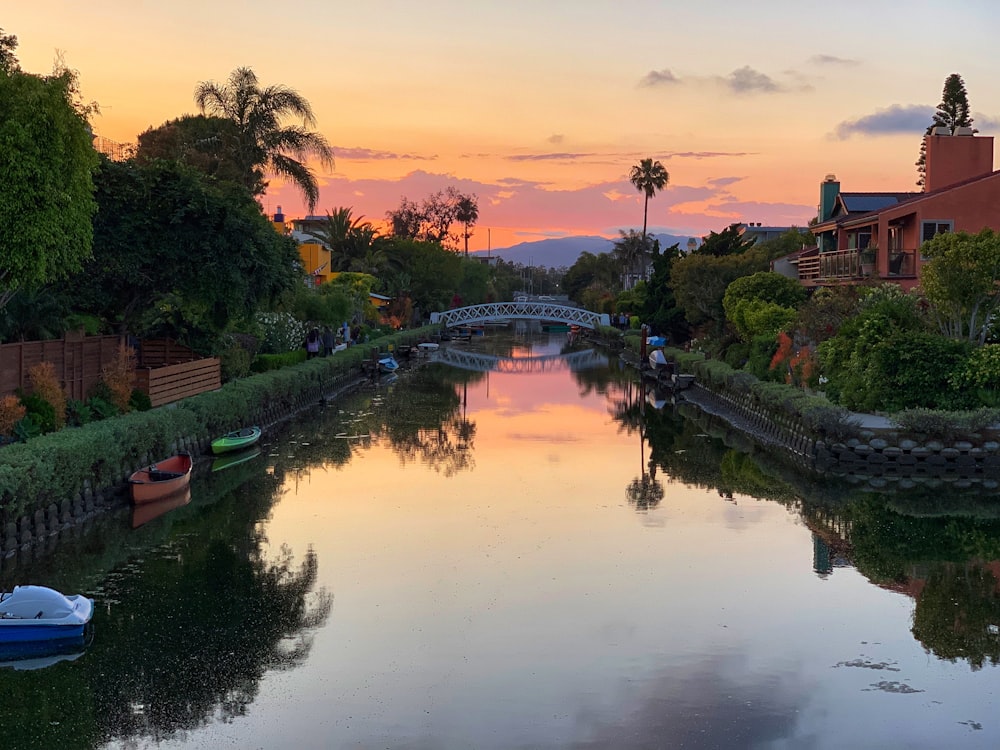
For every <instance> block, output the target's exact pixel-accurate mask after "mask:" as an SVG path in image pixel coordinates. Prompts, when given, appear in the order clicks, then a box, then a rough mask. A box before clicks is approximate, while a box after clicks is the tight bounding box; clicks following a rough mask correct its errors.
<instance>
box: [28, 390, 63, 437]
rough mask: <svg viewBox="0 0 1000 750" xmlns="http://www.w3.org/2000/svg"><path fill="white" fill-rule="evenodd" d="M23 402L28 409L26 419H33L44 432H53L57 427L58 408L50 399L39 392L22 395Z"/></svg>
mask: <svg viewBox="0 0 1000 750" xmlns="http://www.w3.org/2000/svg"><path fill="white" fill-rule="evenodd" d="M21 403H22V404H24V408H25V409H26V410H27V414H25V419H31V420H32V422H34V423H35V424H36V425H38V429H39V430H41V431H42V432H52V431H54V430H55V429H56V410H55V407H54V406H52V404H50V403H49V402H48V401H46V400H45V399H44V398H42V397H41V396H40V395H38V394H37V393H29V394H27V395H24V396H21Z"/></svg>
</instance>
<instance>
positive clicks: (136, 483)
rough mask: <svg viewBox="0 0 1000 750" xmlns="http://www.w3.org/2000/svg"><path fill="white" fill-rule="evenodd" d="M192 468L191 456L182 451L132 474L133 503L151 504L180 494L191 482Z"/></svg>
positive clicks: (129, 479) (130, 480)
mask: <svg viewBox="0 0 1000 750" xmlns="http://www.w3.org/2000/svg"><path fill="white" fill-rule="evenodd" d="M191 467H192V461H191V454H190V453H188V452H187V451H181V452H180V453H178V454H177V455H175V456H171V457H170V458H166V459H164V460H162V461H157V462H156V463H155V464H152V465H150V466H146V467H144V468H142V469H139V470H138V471H135V472H132V476H130V477H129V478H128V484H129V488H130V489H131V490H132V502H133V503H135V504H136V505H141V504H142V503H151V502H154V501H156V500H163V499H164V498H166V497H167V496H168V495H173V494H174V493H175V492H179V491H180V490H182V489H183V488H184V487H186V486H187V485H188V484H189V483H190V482H191Z"/></svg>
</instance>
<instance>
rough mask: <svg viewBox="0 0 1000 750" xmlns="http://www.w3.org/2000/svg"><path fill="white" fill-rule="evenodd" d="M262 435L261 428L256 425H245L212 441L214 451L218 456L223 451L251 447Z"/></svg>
mask: <svg viewBox="0 0 1000 750" xmlns="http://www.w3.org/2000/svg"><path fill="white" fill-rule="evenodd" d="M260 435H261V429H260V427H257V426H256V425H255V426H253V427H244V428H243V429H242V430H233V431H232V432H227V433H226V434H225V435H223V436H222V437H219V438H216V439H215V440H213V441H212V453H214V454H215V455H217V456H218V455H220V454H222V453H229V452H230V451H238V450H243V449H244V448H249V447H250V446H251V445H254V444H255V443H256V442H257V441H258V440H260Z"/></svg>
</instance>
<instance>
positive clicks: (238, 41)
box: [0, 0, 1000, 250]
mask: <svg viewBox="0 0 1000 750" xmlns="http://www.w3.org/2000/svg"><path fill="white" fill-rule="evenodd" d="M7 5H10V6H11V7H7ZM7 5H5V7H4V13H3V17H2V20H0V24H2V28H3V29H4V32H5V33H8V34H15V35H17V37H18V40H19V46H18V50H17V54H18V57H19V59H20V61H21V66H22V67H23V68H24V69H25V70H28V71H31V72H38V73H44V72H48V71H49V70H51V68H52V63H53V60H54V58H55V55H56V53H57V51H58V52H60V53H61V54H62V55H63V57H64V59H65V62H66V64H67V65H68V66H69V67H71V68H74V69H76V70H78V71H79V73H80V81H81V86H82V89H83V95H84V97H85V99H87V100H93V101H96V102H97V103H98V104H99V105H100V107H101V114H100V115H99V116H98V117H96V118H95V119H94V122H93V125H94V129H95V130H96V131H97V132H98V133H99V134H100V135H102V136H104V137H106V138H110V139H113V140H117V141H122V142H134V141H135V138H136V135H137V134H138V133H140V132H142V131H143V130H145V129H147V128H149V127H155V126H158V125H160V124H162V123H163V122H164V121H166V120H169V119H172V118H175V117H178V116H181V115H184V114H193V113H195V112H196V109H195V105H194V101H193V92H194V89H195V86H196V85H197V84H198V83H199V82H200V81H207V80H214V81H217V82H223V81H225V79H226V78H227V77H228V75H229V73H230V71H232V70H233V69H234V68H236V67H239V66H248V67H251V68H253V70H254V71H255V72H256V73H257V75H258V77H259V79H260V80H261V83H262V84H263V85H270V84H276V83H281V84H286V85H288V86H291V87H293V88H295V89H296V90H298V91H299V92H300V93H301V94H302V95H304V96H305V97H306V98H307V99H308V100H309V101H310V102H311V103H312V105H313V108H314V109H315V112H316V116H317V119H318V126H317V129H318V130H319V131H320V132H322V133H323V134H324V135H325V136H326V138H327V139H328V140H329V142H330V143H331V145H332V146H333V148H334V151H335V154H336V167H335V169H334V170H333V171H332V172H330V173H326V172H322V171H321V172H319V173H318V176H319V180H320V184H321V193H320V201H319V204H318V206H317V213H324V212H326V211H329V210H331V209H333V208H335V207H338V206H351V207H353V209H354V214H355V215H359V214H360V215H364V216H366V217H367V218H369V219H382V218H383V217H384V216H385V213H386V211H387V210H390V209H392V208H395V207H396V206H398V205H399V202H400V198H401V197H402V196H406V197H407V198H409V199H411V200H420V199H422V198H424V197H426V196H427V195H428V194H430V193H432V192H434V191H436V190H439V189H441V188H443V187H446V186H448V185H454V186H455V187H457V188H458V189H459V190H460V191H462V192H465V193H475V194H476V195H477V196H478V198H479V214H480V217H479V223H478V226H477V228H476V230H475V234H474V235H473V237H472V239H471V241H470V249H474V250H475V249H485V248H486V247H487V241H488V240H487V238H488V236H489V242H490V244H491V246H492V247H493V248H499V247H506V246H508V245H512V244H515V243H517V242H523V241H531V240H538V239H544V238H547V237H559V236H565V235H583V234H586V235H604V236H615V235H616V234H617V231H618V229H620V228H624V229H627V228H641V226H642V198H641V195H640V194H639V193H637V192H636V191H635V190H634V188H633V187H632V186H631V185H630V184H629V182H628V178H627V175H628V171H629V168H630V167H631V166H632V165H633V164H635V163H637V162H638V160H639V159H642V158H645V157H652V158H654V159H659V160H660V161H661V162H662V163H663V164H664V166H665V167H666V168H667V170H668V171H669V173H670V185H669V187H668V188H667V190H666V191H665V192H663V193H662V194H660V195H658V196H657V197H656V198H654V199H653V200H651V201H650V205H649V229H650V231H651V232H670V233H673V234H679V235H695V236H701V235H704V234H706V233H708V232H709V231H710V230H720V229H722V228H724V227H725V226H726V225H727V224H729V223H731V222H734V221H759V222H762V223H764V224H765V225H790V224H797V225H804V224H805V223H806V222H807V221H808V220H809V219H810V218H811V217H812V216H814V215H815V211H816V203H817V200H818V191H819V183H820V182H821V181H822V180H823V177H824V176H825V175H826V174H828V173H833V174H836V175H837V177H838V178H839V179H840V180H841V184H842V185H843V187H844V189H847V190H909V189H913V187H914V181H915V178H916V173H915V168H914V165H913V164H914V161H915V159H916V158H917V155H918V149H919V143H920V136H921V135H922V133H923V131H924V129H925V128H926V126H927V125H928V124H929V123H930V118H931V115H932V113H933V109H934V106H935V105H936V104H937V103H938V102H939V101H940V99H941V91H942V86H943V83H944V79H945V78H946V77H947V76H948V75H949V74H950V73H960V74H961V75H962V76H963V78H964V79H965V84H966V88H967V90H968V92H969V100H970V103H971V107H972V112H973V116H974V118H975V125H976V127H977V128H979V130H980V132H981V133H982V134H983V135H996V134H997V133H998V131H1000V127H998V126H1000V83H997V78H996V71H997V70H1000V47H998V45H997V44H996V31H997V29H998V28H1000V4H997V3H995V2H994V0H952V1H951V2H948V3H940V2H926V1H923V0H918V1H916V2H910V3H907V4H906V5H905V6H903V5H902V4H900V3H898V2H883V1H881V0H868V1H867V2H859V1H857V0H842V2H840V3H838V4H836V5H835V6H831V5H829V4H813V3H802V2H799V1H797V0H796V1H792V0H762V1H761V2H756V3H736V2H733V1H732V0H702V1H701V2H694V3H676V2H670V1H669V0H625V2H621V1H619V2H611V1H606V0H572V2H571V1H570V0H543V1H542V2H538V0H534V1H532V2H526V1H525V0H503V2H498V1H495V0H474V2H467V1H466V2H459V1H458V0H425V1H424V2H421V3H413V2H405V1H404V0H395V1H392V0H367V2H346V1H345V0H334V2H329V0H326V1H321V0H286V1H285V2H282V3H276V2H269V3H264V2H261V1H260V0H197V1H195V0H172V2H169V3H158V2H151V1H150V0H145V1H137V0H92V1H91V2H88V3H69V2H65V1H60V2H56V1H55V0H35V1H34V2H18V3H10V4H7ZM904 7H905V10H902V8H904ZM263 203H264V207H265V209H266V210H268V211H269V212H273V211H274V210H275V209H276V208H277V206H278V205H281V206H282V207H283V209H284V212H285V214H286V215H287V216H289V217H297V216H301V215H303V214H304V206H303V202H302V199H301V197H300V196H299V195H298V193H297V192H296V191H294V190H293V189H291V188H290V187H289V186H285V185H281V184H280V183H279V182H278V181H277V180H273V181H272V183H271V189H270V191H269V193H268V195H267V196H265V198H264V201H263ZM487 229H489V232H487Z"/></svg>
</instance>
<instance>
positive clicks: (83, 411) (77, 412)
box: [66, 398, 94, 427]
mask: <svg viewBox="0 0 1000 750" xmlns="http://www.w3.org/2000/svg"><path fill="white" fill-rule="evenodd" d="M93 419H94V412H93V410H92V409H91V408H90V406H89V405H88V404H87V403H86V402H85V401H78V400H77V399H75V398H71V399H69V400H68V401H67V402H66V424H67V425H68V426H69V427H80V426H82V425H85V424H89V423H90V422H91V421H93Z"/></svg>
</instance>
